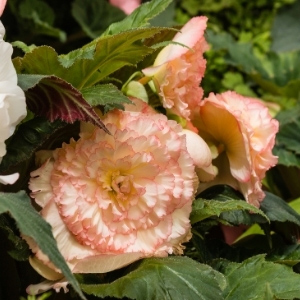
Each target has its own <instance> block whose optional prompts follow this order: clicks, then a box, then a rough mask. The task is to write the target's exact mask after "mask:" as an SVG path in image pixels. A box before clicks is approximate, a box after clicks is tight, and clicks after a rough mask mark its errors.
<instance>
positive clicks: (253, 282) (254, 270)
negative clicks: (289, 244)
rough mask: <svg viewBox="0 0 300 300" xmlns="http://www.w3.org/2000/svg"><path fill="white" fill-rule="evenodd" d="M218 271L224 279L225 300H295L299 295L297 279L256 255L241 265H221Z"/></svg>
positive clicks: (285, 269)
mask: <svg viewBox="0 0 300 300" xmlns="http://www.w3.org/2000/svg"><path fill="white" fill-rule="evenodd" d="M218 269H219V270H220V271H221V272H222V273H223V274H224V275H225V277H226V279H227V283H228V285H227V287H226V289H225V290H224V292H223V295H224V299H226V300H241V299H243V300H253V299H264V300H272V299H295V298H298V297H299V295H300V285H299V282H300V275H299V274H296V273H294V272H293V270H292V269H291V268H290V267H287V266H285V265H281V264H276V263H273V262H268V261H266V260H265V258H264V255H257V256H254V257H251V258H249V259H247V260H245V261H244V262H242V263H229V262H226V261H223V262H222V261H221V262H220V264H219V266H218Z"/></svg>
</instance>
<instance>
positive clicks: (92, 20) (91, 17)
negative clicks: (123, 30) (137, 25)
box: [72, 0, 126, 39]
mask: <svg viewBox="0 0 300 300" xmlns="http://www.w3.org/2000/svg"><path fill="white" fill-rule="evenodd" d="M72 15H73V17H74V18H75V20H76V21H77V22H78V23H79V24H80V26H81V27H82V29H83V30H84V31H85V33H86V34H87V35H88V36H89V37H91V38H92V39H94V38H97V37H99V36H100V34H101V33H103V31H104V30H105V29H106V28H107V27H108V26H109V25H110V24H112V23H114V22H118V21H120V20H122V19H123V18H124V17H125V16H126V15H125V13H124V12H123V11H121V10H120V9H118V8H117V7H115V6H112V5H110V4H109V3H108V2H106V1H103V0H93V1H85V0H76V1H74V2H73V3H72Z"/></svg>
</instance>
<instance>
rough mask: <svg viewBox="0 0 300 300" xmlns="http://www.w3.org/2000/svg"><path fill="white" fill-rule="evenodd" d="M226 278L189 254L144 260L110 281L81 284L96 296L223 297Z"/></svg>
mask: <svg viewBox="0 0 300 300" xmlns="http://www.w3.org/2000/svg"><path fill="white" fill-rule="evenodd" d="M225 284H226V283H225V280H224V277H223V276H222V275H221V274H220V273H218V272H216V271H215V270H213V269H212V268H211V267H210V266H208V265H203V264H199V263H197V262H196V261H193V260H192V259H190V258H188V257H178V256H177V257H167V258H149V259H144V260H143V261H142V262H141V263H140V265H139V266H138V268H136V269H135V270H134V271H131V272H130V273H128V274H127V275H125V276H123V277H121V278H119V279H117V280H115V281H113V282H112V283H108V284H98V285H97V284H81V288H82V290H83V291H84V292H85V293H87V294H93V295H95V296H97V297H107V296H110V297H116V298H123V297H127V298H129V299H136V300H161V299H165V300H182V299H199V300H210V299H211V300H221V299H223V297H222V296H221V293H222V289H223V288H224V287H225Z"/></svg>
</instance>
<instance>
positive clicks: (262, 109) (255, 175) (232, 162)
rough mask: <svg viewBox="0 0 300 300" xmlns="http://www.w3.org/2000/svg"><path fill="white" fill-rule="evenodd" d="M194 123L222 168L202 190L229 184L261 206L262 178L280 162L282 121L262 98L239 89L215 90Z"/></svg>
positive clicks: (201, 108)
mask: <svg viewBox="0 0 300 300" xmlns="http://www.w3.org/2000/svg"><path fill="white" fill-rule="evenodd" d="M192 122H193V124H194V126H196V127H197V128H198V130H199V135H200V136H201V137H202V138H203V139H204V140H205V141H206V142H207V143H208V145H210V148H211V149H212V153H213V158H214V159H213V164H214V165H215V166H216V167H217V168H218V175H217V176H216V178H215V179H214V180H213V181H210V182H208V183H207V184H202V185H201V187H200V189H201V190H203V189H204V188H207V187H208V186H212V185H216V184H228V185H230V186H232V187H233V188H235V189H237V190H239V191H240V192H241V193H242V194H243V195H244V197H245V199H246V200H247V201H248V202H249V203H251V204H253V205H255V206H257V207H258V206H259V203H260V202H261V201H262V200H263V198H264V197H265V193H264V192H263V191H262V184H261V180H262V179H263V178H264V177H265V173H266V171H267V170H268V169H269V168H271V167H272V166H274V165H275V164H276V163H277V157H276V156H274V155H273V154H272V148H273V146H274V143H275V135H276V133H277V131H278V121H277V120H275V119H272V118H271V116H270V114H269V111H268V108H267V107H266V106H265V105H263V103H262V101H260V100H258V99H254V98H247V97H243V96H241V95H239V94H237V93H235V92H230V91H228V92H225V93H222V94H216V95H215V94H213V93H211V94H210V95H209V96H208V97H207V98H206V99H204V100H203V101H202V103H201V106H200V109H199V114H198V117H195V118H194V119H193V120H192Z"/></svg>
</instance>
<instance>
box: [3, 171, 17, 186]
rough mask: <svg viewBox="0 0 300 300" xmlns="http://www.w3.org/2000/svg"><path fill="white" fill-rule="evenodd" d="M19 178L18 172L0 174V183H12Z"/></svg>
mask: <svg viewBox="0 0 300 300" xmlns="http://www.w3.org/2000/svg"><path fill="white" fill-rule="evenodd" d="M18 178H19V173H14V174H11V175H2V176H0V183H2V184H14V183H15V182H16V181H17V180H18Z"/></svg>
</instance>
